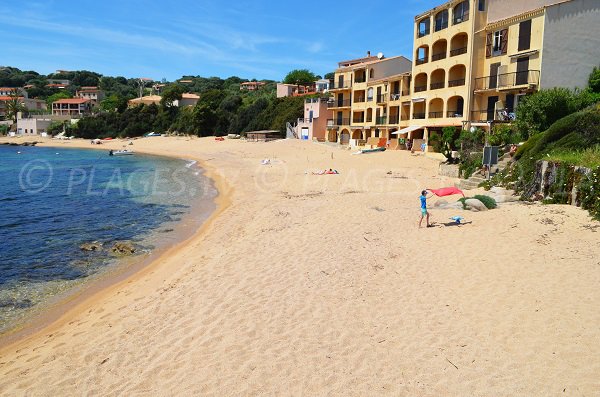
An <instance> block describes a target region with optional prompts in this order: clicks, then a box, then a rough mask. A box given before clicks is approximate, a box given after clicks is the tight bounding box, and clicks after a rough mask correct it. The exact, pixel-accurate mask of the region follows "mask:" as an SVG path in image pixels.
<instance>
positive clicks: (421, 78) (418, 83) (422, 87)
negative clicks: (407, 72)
mask: <svg viewBox="0 0 600 397" xmlns="http://www.w3.org/2000/svg"><path fill="white" fill-rule="evenodd" d="M414 91H415V92H421V91H427V73H419V74H418V75H416V76H415V89H414Z"/></svg>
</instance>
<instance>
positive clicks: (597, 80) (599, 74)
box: [588, 66, 600, 93]
mask: <svg viewBox="0 0 600 397" xmlns="http://www.w3.org/2000/svg"><path fill="white" fill-rule="evenodd" d="M588 87H589V88H590V90H591V91H592V92H596V93H598V92H600V68H597V67H596V66H594V69H593V70H592V73H590V77H589V79H588Z"/></svg>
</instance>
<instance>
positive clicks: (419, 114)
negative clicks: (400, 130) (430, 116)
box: [413, 113, 425, 120]
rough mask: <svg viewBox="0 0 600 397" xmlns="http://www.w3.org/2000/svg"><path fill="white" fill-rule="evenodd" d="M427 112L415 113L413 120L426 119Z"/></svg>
mask: <svg viewBox="0 0 600 397" xmlns="http://www.w3.org/2000/svg"><path fill="white" fill-rule="evenodd" d="M424 118H425V113H413V120H419V119H424Z"/></svg>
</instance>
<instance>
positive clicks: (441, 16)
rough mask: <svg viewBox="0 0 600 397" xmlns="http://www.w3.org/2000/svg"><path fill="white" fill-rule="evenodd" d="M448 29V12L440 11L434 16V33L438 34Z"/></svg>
mask: <svg viewBox="0 0 600 397" xmlns="http://www.w3.org/2000/svg"><path fill="white" fill-rule="evenodd" d="M447 27H448V10H447V9H446V10H442V11H440V12H438V13H437V14H435V31H436V32H439V31H440V30H444V29H446V28H447Z"/></svg>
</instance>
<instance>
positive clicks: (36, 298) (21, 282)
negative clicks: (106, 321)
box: [0, 146, 216, 332]
mask: <svg viewBox="0 0 600 397" xmlns="http://www.w3.org/2000/svg"><path fill="white" fill-rule="evenodd" d="M215 195H216V192H215V190H214V188H213V187H212V185H211V184H210V181H209V180H208V179H207V178H205V177H204V176H203V175H202V173H201V170H200V169H199V168H197V167H196V166H195V165H194V163H193V162H191V161H185V160H177V159H169V158H164V157H156V156H143V155H138V154H136V155H133V156H113V157H109V156H108V155H107V152H106V151H97V150H78V149H63V148H61V149H57V148H41V147H39V148H38V147H14V146H0V332H2V331H5V330H7V329H9V328H10V327H12V326H13V325H14V324H16V323H17V322H19V321H20V320H22V319H23V318H25V317H26V316H27V315H28V313H30V312H32V311H35V309H36V308H38V309H39V308H40V307H42V306H43V304H44V303H45V302H48V301H49V300H51V299H53V298H55V297H56V296H60V295H61V294H64V293H65V292H68V291H69V290H70V289H72V288H74V287H76V286H78V285H81V284H82V283H83V282H85V281H87V280H90V279H93V278H94V277H95V276H98V275H101V274H103V272H107V271H110V270H111V269H114V268H115V266H118V264H119V258H118V257H116V256H115V255H114V254H113V253H111V250H110V248H111V247H112V245H113V244H114V243H115V242H116V241H130V242H132V243H133V244H134V245H135V247H136V254H137V255H147V254H148V253H150V252H152V250H153V249H155V248H156V246H157V245H161V244H162V245H169V244H172V243H175V242H176V239H177V238H178V235H177V234H176V233H177V225H178V224H179V221H180V220H181V219H182V218H185V219H186V223H188V224H189V223H190V222H191V223H192V225H191V227H198V226H199V225H200V224H201V223H202V221H204V220H205V219H206V218H207V217H208V215H209V214H210V212H211V211H212V209H213V199H214V197H215ZM199 208H200V210H199V211H198V209H199ZM193 209H195V210H194V212H193V213H192V210H193ZM188 226H190V225H188ZM92 241H97V242H100V243H101V244H102V249H101V250H100V251H95V252H86V251H82V250H81V249H80V245H81V244H83V243H87V242H92Z"/></svg>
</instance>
